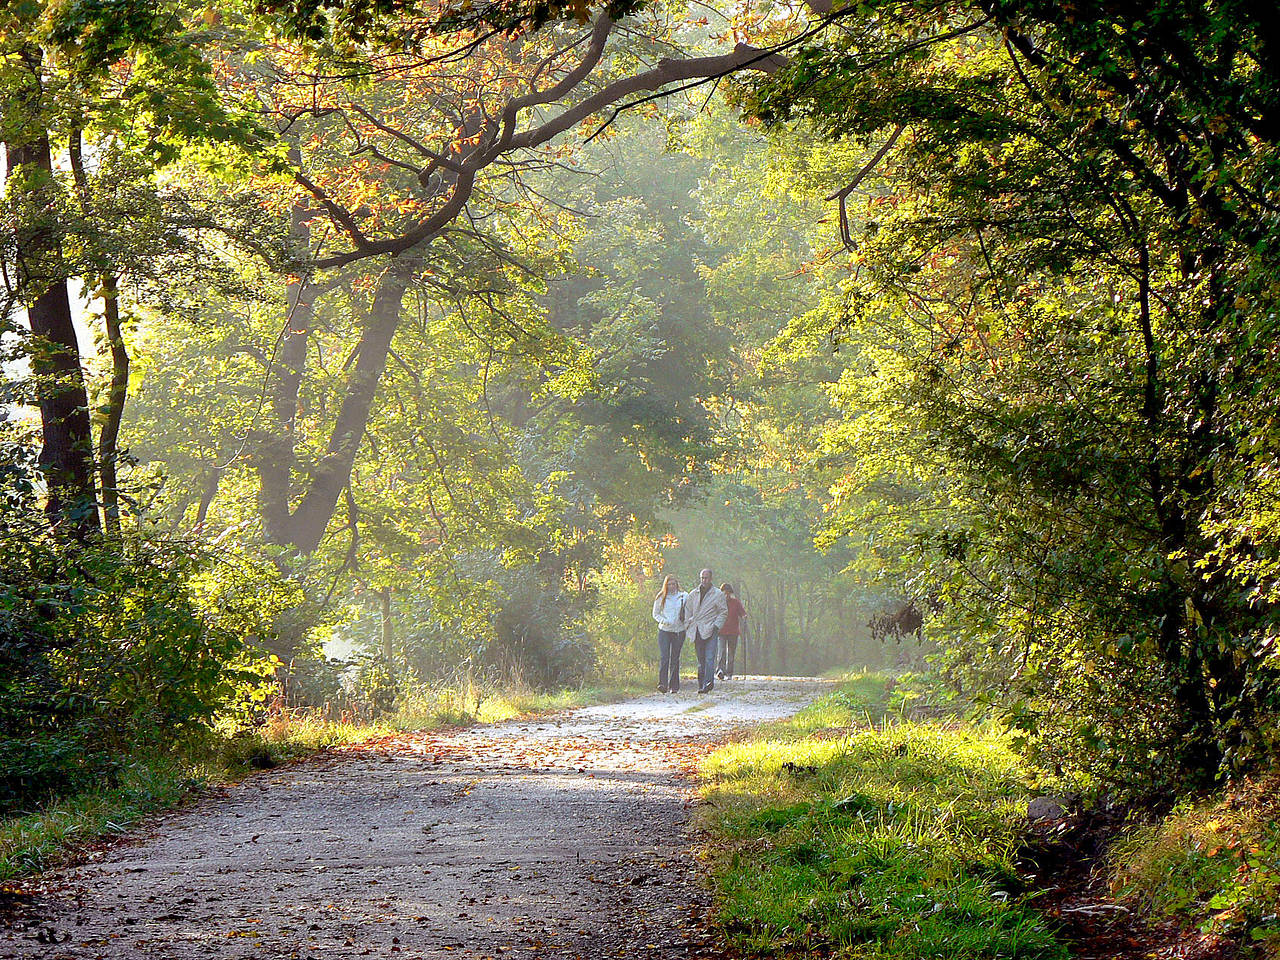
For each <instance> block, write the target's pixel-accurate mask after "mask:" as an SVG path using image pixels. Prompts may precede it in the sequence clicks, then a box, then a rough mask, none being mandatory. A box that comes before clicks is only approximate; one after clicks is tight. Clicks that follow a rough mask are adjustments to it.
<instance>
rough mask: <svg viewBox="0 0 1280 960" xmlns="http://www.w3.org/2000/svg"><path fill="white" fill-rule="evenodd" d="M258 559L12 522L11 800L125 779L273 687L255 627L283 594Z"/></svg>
mask: <svg viewBox="0 0 1280 960" xmlns="http://www.w3.org/2000/svg"><path fill="white" fill-rule="evenodd" d="M281 594H282V591H280V590H277V589H274V588H273V585H272V582H271V580H270V578H269V577H268V576H267V575H266V574H264V573H263V572H262V571H260V570H252V569H248V568H247V567H245V566H243V565H240V564H235V563H230V562H228V561H227V560H226V559H220V558H216V557H213V556H210V555H208V554H206V553H202V552H200V551H198V550H197V549H195V548H194V547H192V546H191V545H188V544H183V543H173V542H162V541H156V540H151V539H147V538H145V537H138V536H133V537H126V538H122V539H120V540H114V541H101V542H96V543H88V544H84V543H69V542H65V541H60V540H57V539H56V538H54V537H53V536H51V535H49V534H48V533H47V532H45V530H44V528H43V526H42V525H41V524H40V523H39V518H38V517H33V516H31V515H30V514H24V513H23V512H16V513H11V514H9V515H8V516H6V517H5V518H4V520H3V521H0V813H4V812H9V811H12V810H15V809H20V808H22V807H24V806H25V805H29V804H31V803H33V802H35V801H39V800H41V799H44V798H47V797H48V796H49V795H51V794H64V793H68V792H74V791H77V790H81V789H83V788H85V787H86V786H88V785H96V786H103V785H107V786H109V785H111V784H113V783H115V782H116V781H117V773H118V771H117V769H116V764H117V758H119V757H121V756H124V755H126V754H128V753H129V752H130V751H131V750H134V749H136V748H137V747H138V745H139V744H143V743H149V742H150V743H155V744H172V743H174V742H175V740H177V739H180V738H181V737H182V736H183V735H184V734H185V733H187V732H190V731H192V730H194V729H195V728H197V727H199V726H201V725H203V724H206V723H207V722H208V721H210V720H211V719H212V718H213V716H214V715H215V713H217V712H219V711H223V710H230V711H231V712H233V713H234V712H236V711H237V710H241V711H243V710H244V709H245V708H246V706H247V705H248V704H249V703H251V702H254V701H260V700H262V699H263V698H264V697H265V693H266V689H265V686H266V683H267V681H268V680H269V678H270V676H271V673H272V666H273V665H272V663H271V662H270V661H269V660H267V659H265V658H263V657H262V656H260V655H259V654H258V653H257V652H256V651H255V648H254V646H253V643H252V641H253V639H254V638H255V637H260V636H262V631H263V625H264V624H265V623H267V622H269V620H268V616H269V614H270V613H271V611H272V610H273V609H274V608H275V606H276V605H277V601H278V600H279V598H280V596H281Z"/></svg>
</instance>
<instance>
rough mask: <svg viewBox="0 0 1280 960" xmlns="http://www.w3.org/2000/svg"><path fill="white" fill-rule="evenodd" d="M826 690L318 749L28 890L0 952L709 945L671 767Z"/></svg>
mask: <svg viewBox="0 0 1280 960" xmlns="http://www.w3.org/2000/svg"><path fill="white" fill-rule="evenodd" d="M829 686H830V685H829V684H828V683H827V682H825V681H821V680H813V679H808V678H755V677H753V678H750V679H747V680H745V681H744V680H736V679H735V680H733V681H730V682H728V683H722V684H719V685H717V687H716V689H715V691H714V692H713V693H711V694H709V695H705V696H701V697H699V696H698V695H697V694H695V693H693V692H689V693H681V694H677V695H660V694H653V695H650V696H646V697H641V698H639V699H635V700H628V701H624V702H621V703H615V704H607V705H603V706H597V707H589V708H586V709H580V710H574V711H568V712H565V713H561V714H556V715H554V716H550V717H544V718H539V719H534V720H528V721H522V722H515V723H507V724H502V725H495V726H488V727H473V728H469V729H466V730H461V731H456V732H450V733H418V734H403V735H400V736H396V737H390V738H386V739H383V740H378V741H374V742H371V743H367V744H362V745H360V746H358V747H352V748H345V749H341V750H332V751H326V752H324V753H321V754H319V755H317V756H315V757H312V758H309V759H307V760H305V761H302V762H298V763H294V764H290V765H288V766H285V767H281V768H279V769H277V770H272V771H267V772H264V773H261V774H258V775H255V776H253V777H250V778H249V779H247V780H245V781H244V782H243V783H240V784H237V785H235V786H232V787H227V788H225V789H222V790H219V791H216V792H215V793H213V794H211V795H210V796H207V797H205V798H203V799H201V800H200V801H199V802H197V803H195V804H193V805H192V806H191V807H188V808H186V809H184V810H182V811H180V812H178V813H176V814H171V815H167V816H164V817H162V818H159V819H157V820H156V821H155V822H154V823H152V824H151V825H150V827H149V828H148V829H146V830H143V831H140V833H139V834H138V835H137V836H135V837H133V838H131V839H130V840H127V841H125V842H122V843H119V844H115V845H112V846H110V847H108V848H107V849H105V850H102V851H100V852H98V853H96V854H94V855H92V859H90V860H89V861H88V862H86V863H84V864H82V865H80V866H78V867H75V868H73V869H68V870H65V871H61V872H56V873H51V874H48V875H46V876H45V877H43V878H41V879H40V880H39V881H38V882H37V883H35V884H32V885H29V887H28V888H29V889H31V890H33V891H35V893H36V896H35V898H34V899H33V900H31V901H30V902H28V903H27V904H26V905H25V906H24V908H23V909H22V910H20V911H18V913H17V914H16V915H14V916H11V917H10V918H8V920H7V922H6V923H5V926H4V929H3V930H0V957H4V958H8V957H24V958H25V957H41V958H76V960H83V958H98V957H105V958H133V957H148V958H167V960H190V958H197V957H198V958H202V960H210V958H236V960H249V958H258V960H267V958H277V957H281V958H283V957H290V958H293V957H296V958H300V960H305V958H308V957H315V958H325V960H329V958H347V957H359V956H380V957H389V956H392V955H394V956H397V957H401V958H404V960H409V958H443V957H449V958H452V960H460V958H475V960H513V958H532V957H545V958H564V960H571V958H578V957H581V958H586V960H604V958H614V957H628V958H630V960H637V958H642V960H661V958H666V957H696V956H707V955H712V954H715V953H716V952H717V947H716V943H715V940H714V937H713V936H712V935H711V934H710V932H709V928H708V924H707V922H706V912H707V908H708V905H709V902H710V894H709V891H708V890H707V888H706V886H705V885H704V884H703V883H702V882H701V881H700V879H699V877H698V867H697V864H696V863H695V862H693V858H692V856H691V853H690V848H691V845H692V842H693V837H692V836H691V835H690V832H689V827H688V816H687V813H688V810H687V808H688V806H689V805H690V803H691V802H692V801H693V792H692V788H693V784H692V782H691V780H690V779H689V778H688V777H686V776H685V775H684V774H685V773H687V771H688V770H689V768H690V767H691V765H692V764H694V763H695V762H696V761H697V759H698V758H699V757H700V756H702V755H703V754H704V753H705V752H706V751H707V750H708V749H710V747H711V746H712V745H713V744H714V743H716V742H719V741H721V740H723V739H724V738H725V737H727V736H730V735H732V734H733V733H734V732H736V731H740V730H742V729H744V728H749V727H750V726H752V725H754V724H756V723H758V722H760V721H762V720H769V719H775V718H779V717H783V716H787V715H789V714H791V713H794V712H795V711H797V710H799V709H800V708H801V707H803V706H804V705H805V704H806V703H807V702H809V701H810V700H812V699H813V698H814V697H815V696H817V695H819V694H820V693H822V692H824V691H825V690H827V689H829Z"/></svg>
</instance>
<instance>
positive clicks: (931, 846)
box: [702, 674, 1066, 958]
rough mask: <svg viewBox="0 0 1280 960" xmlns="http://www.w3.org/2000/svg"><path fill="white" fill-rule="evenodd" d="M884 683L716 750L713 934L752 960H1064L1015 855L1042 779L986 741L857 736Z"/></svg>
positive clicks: (710, 777) (898, 733)
mask: <svg viewBox="0 0 1280 960" xmlns="http://www.w3.org/2000/svg"><path fill="white" fill-rule="evenodd" d="M890 684H891V680H890V678H888V677H885V676H883V675H879V676H877V675H874V674H873V675H866V676H863V677H859V678H857V679H855V680H854V681H852V682H851V683H850V684H848V685H846V686H844V687H843V688H842V689H841V690H840V691H839V692H837V693H835V694H833V695H831V696H828V697H825V698H821V699H819V700H818V701H817V702H816V703H815V704H814V705H813V706H812V707H810V708H808V709H806V710H805V711H802V712H801V713H800V714H799V715H798V716H797V717H796V718H795V721H794V722H786V723H782V724H777V725H774V726H772V727H770V728H769V729H767V730H765V731H762V732H761V734H760V735H759V736H758V737H756V738H755V739H753V740H750V741H747V742H744V743H741V744H734V745H730V746H727V747H723V748H721V749H720V750H719V751H717V752H716V753H715V754H713V755H712V756H711V757H710V758H708V760H707V761H706V762H705V763H704V765H703V768H702V776H703V779H704V785H703V792H704V794H705V796H706V797H707V799H708V800H709V801H710V803H711V804H712V805H713V806H712V809H714V811H715V812H714V813H713V814H710V815H709V819H710V822H711V825H712V827H713V829H714V830H715V831H716V833H717V834H718V835H720V837H721V838H722V840H721V842H722V843H723V844H724V848H723V849H721V850H718V851H716V853H715V861H714V862H715V866H714V872H715V875H716V884H717V887H718V888H719V890H720V893H721V896H722V897H723V904H722V906H721V908H720V914H719V922H720V923H721V924H722V925H723V926H724V928H725V930H726V932H727V933H728V934H729V935H730V937H731V938H732V939H733V941H734V942H735V944H736V945H737V946H738V947H739V948H741V949H743V950H745V951H747V952H749V953H753V954H758V953H776V952H779V951H785V950H794V949H805V950H814V949H819V950H823V951H828V950H829V951H832V952H833V953H835V954H837V955H842V956H851V957H854V956H856V957H866V958H870V957H882V958H908V957H920V956H957V957H959V956H965V957H1038V958H1050V957H1055V958H1056V957H1065V956H1066V952H1065V949H1064V947H1063V946H1062V945H1061V944H1059V943H1057V942H1056V941H1055V940H1054V938H1053V935H1052V933H1051V932H1050V931H1049V930H1048V929H1047V927H1046V926H1045V925H1044V923H1043V921H1041V920H1040V919H1039V917H1038V916H1037V915H1036V914H1035V912H1034V911H1033V910H1032V909H1031V908H1030V907H1029V905H1028V904H1027V903H1024V902H1022V900H1021V898H1020V894H1021V893H1022V890H1021V885H1020V881H1019V879H1018V871H1017V868H1016V864H1015V856H1016V851H1017V849H1018V846H1019V844H1020V842H1021V831H1022V826H1023V814H1024V811H1025V803H1026V801H1027V799H1028V798H1029V797H1030V796H1031V795H1032V790H1033V789H1034V786H1035V785H1036V783H1037V778H1036V775H1035V774H1034V773H1033V772H1032V771H1031V770H1030V769H1029V768H1028V767H1026V766H1025V764H1024V763H1022V762H1021V761H1020V760H1019V759H1018V758H1017V756H1016V755H1015V754H1014V753H1013V752H1012V751H1011V750H1010V749H1009V746H1008V744H1007V742H1006V741H1005V740H1004V739H1003V738H1002V737H1001V736H999V735H998V734H996V733H994V732H990V731H986V732H975V731H971V730H957V729H955V728H950V727H941V726H933V725H929V724H916V723H901V724H894V725H889V726H885V727H884V728H882V729H879V730H877V729H874V728H869V727H865V726H854V727H850V728H849V729H847V730H846V731H845V733H844V736H842V737H839V738H831V737H830V736H827V735H824V736H822V737H821V738H818V737H814V736H812V733H813V732H814V731H816V730H829V729H830V728H831V727H832V726H840V725H848V724H850V723H853V724H857V722H858V708H860V707H862V706H863V705H864V704H865V703H867V702H868V701H869V700H872V701H873V700H875V699H878V698H882V697H883V691H884V689H885V688H886V687H887V686H889V685H890Z"/></svg>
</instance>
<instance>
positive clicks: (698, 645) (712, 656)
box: [693, 630, 720, 690]
mask: <svg viewBox="0 0 1280 960" xmlns="http://www.w3.org/2000/svg"><path fill="white" fill-rule="evenodd" d="M719 632H720V631H719V630H712V631H711V636H709V637H696V636H695V637H694V638H693V649H694V651H695V652H696V653H697V654H698V689H699V690H701V689H702V688H703V687H708V686H710V685H711V684H712V683H714V682H715V679H716V636H717V635H718V634H719Z"/></svg>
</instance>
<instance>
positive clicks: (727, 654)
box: [716, 583, 747, 680]
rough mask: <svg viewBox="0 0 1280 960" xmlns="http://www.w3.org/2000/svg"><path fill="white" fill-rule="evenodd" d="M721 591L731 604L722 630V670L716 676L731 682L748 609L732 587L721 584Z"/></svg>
mask: <svg viewBox="0 0 1280 960" xmlns="http://www.w3.org/2000/svg"><path fill="white" fill-rule="evenodd" d="M720 590H721V591H722V592H723V593H724V596H725V600H727V601H728V603H729V615H728V616H727V617H725V618H724V626H723V627H721V628H720V669H719V670H717V671H716V676H717V677H719V678H720V679H721V680H730V679H732V678H733V655H734V654H735V653H737V651H738V637H740V636H741V635H742V630H743V626H744V624H745V623H746V622H747V608H746V607H744V606H743V605H742V601H741V600H739V599H738V597H737V594H735V593H734V592H733V587H732V586H731V585H729V584H727V583H725V584H721V586H720Z"/></svg>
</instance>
